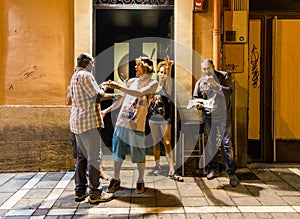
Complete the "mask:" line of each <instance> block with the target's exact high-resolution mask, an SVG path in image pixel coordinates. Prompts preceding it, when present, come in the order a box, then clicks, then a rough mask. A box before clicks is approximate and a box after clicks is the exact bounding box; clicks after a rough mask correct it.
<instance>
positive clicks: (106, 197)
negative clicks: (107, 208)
mask: <svg viewBox="0 0 300 219" xmlns="http://www.w3.org/2000/svg"><path fill="white" fill-rule="evenodd" d="M113 198H114V194H111V193H107V192H101V195H100V196H99V197H97V198H95V199H92V198H91V197H89V203H91V204H96V203H99V202H108V201H110V200H112V199H113Z"/></svg>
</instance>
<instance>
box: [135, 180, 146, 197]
mask: <svg viewBox="0 0 300 219" xmlns="http://www.w3.org/2000/svg"><path fill="white" fill-rule="evenodd" d="M144 192H145V183H139V182H138V183H136V189H135V193H137V194H141V193H144Z"/></svg>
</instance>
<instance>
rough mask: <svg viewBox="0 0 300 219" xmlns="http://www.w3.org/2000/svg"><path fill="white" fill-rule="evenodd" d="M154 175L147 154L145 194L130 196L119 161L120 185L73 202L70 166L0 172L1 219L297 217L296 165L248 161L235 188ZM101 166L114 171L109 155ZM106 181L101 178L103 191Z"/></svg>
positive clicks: (299, 174) (221, 181) (128, 169)
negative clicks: (103, 196) (107, 197)
mask: <svg viewBox="0 0 300 219" xmlns="http://www.w3.org/2000/svg"><path fill="white" fill-rule="evenodd" d="M161 159H162V166H163V170H162V172H161V175H159V176H154V175H153V167H154V160H153V157H152V156H147V164H146V173H145V186H146V191H145V193H144V194H135V192H134V190H135V185H136V180H137V170H136V168H135V165H133V164H132V163H131V161H130V157H127V159H126V160H125V161H124V164H123V168H122V171H121V176H120V178H121V189H120V190H119V191H117V192H116V193H115V198H114V199H113V200H112V201H110V202H106V203H100V204H97V205H95V204H89V203H88V201H87V200H85V201H83V202H81V203H78V202H75V201H74V170H63V171H60V172H34V173H33V172H23V173H1V174H0V217H1V218H20V219H23V218H49V219H52V218H121V219H125V218H151V219H152V218H153V219H156V218H174V219H175V218H180V219H181V218H187V219H193V218H198V219H199V218H214V219H215V218H222V219H223V218H226V219H227V218H236V219H240V218H249V219H255V218H284V219H286V218H288V219H294V218H295V219H296V218H297V219H298V218H300V169H299V167H300V165H296V164H290V165H288V164H285V165H279V164H277V165H267V164H251V165H249V166H248V167H247V168H242V169H238V171H237V175H238V177H239V179H240V181H241V184H240V185H239V186H238V187H231V186H230V185H229V184H228V177H227V175H226V174H225V173H222V174H221V175H220V176H219V177H218V178H216V179H213V180H207V179H206V178H205V177H201V176H200V175H199V176H185V177H184V182H176V181H174V180H171V179H169V178H167V177H166V175H167V172H168V170H167V162H166V159H165V157H162V158H161ZM103 164H104V169H105V171H106V172H107V173H108V174H110V175H111V176H112V175H113V162H112V161H111V156H110V155H105V156H104V161H103ZM108 184H109V182H108V181H106V180H102V185H103V189H104V190H105V189H106V188H107V186H108Z"/></svg>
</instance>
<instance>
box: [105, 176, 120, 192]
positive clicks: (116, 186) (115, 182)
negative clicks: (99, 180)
mask: <svg viewBox="0 0 300 219" xmlns="http://www.w3.org/2000/svg"><path fill="white" fill-rule="evenodd" d="M120 185H121V180H117V179H112V180H111V181H110V183H109V186H108V188H107V191H106V192H108V193H113V192H115V191H117V190H118V189H119V188H120Z"/></svg>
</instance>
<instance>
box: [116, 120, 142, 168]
mask: <svg viewBox="0 0 300 219" xmlns="http://www.w3.org/2000/svg"><path fill="white" fill-rule="evenodd" d="M127 148H130V154H131V161H132V163H140V162H142V161H144V160H145V151H146V150H145V133H144V132H139V131H135V130H131V129H128V128H124V127H121V126H116V127H115V131H114V135H113V139H112V153H113V159H114V161H116V162H121V161H123V160H125V155H126V152H127Z"/></svg>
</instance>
